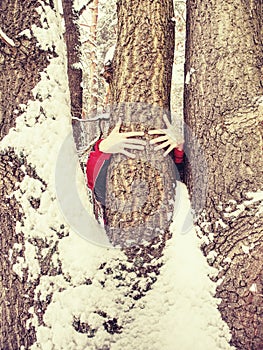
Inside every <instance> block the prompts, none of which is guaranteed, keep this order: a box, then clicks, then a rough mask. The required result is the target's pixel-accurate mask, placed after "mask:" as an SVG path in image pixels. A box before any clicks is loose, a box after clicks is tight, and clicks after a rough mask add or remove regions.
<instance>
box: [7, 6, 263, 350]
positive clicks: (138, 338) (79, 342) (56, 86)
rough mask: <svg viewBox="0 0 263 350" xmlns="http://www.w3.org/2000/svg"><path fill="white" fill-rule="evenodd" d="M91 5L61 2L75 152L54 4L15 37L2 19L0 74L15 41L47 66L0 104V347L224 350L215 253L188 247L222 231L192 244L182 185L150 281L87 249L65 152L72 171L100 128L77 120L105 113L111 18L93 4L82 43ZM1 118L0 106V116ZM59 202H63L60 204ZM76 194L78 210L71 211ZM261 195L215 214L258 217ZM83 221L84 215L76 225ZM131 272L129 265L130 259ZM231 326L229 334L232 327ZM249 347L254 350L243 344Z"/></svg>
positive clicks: (92, 234) (253, 288)
mask: <svg viewBox="0 0 263 350" xmlns="http://www.w3.org/2000/svg"><path fill="white" fill-rule="evenodd" d="M88 3H89V5H87V4H88ZM94 4H96V1H93V2H90V1H76V0H75V1H74V4H73V6H74V9H75V11H76V12H78V13H80V12H81V15H80V17H79V19H78V21H77V25H78V28H79V30H80V34H81V36H80V42H81V47H80V49H81V60H80V62H78V63H77V64H76V65H75V67H74V69H77V70H78V69H79V68H81V70H82V72H83V81H82V88H83V110H82V111H81V115H79V116H77V117H76V116H75V119H73V121H74V123H75V124H74V125H75V135H74V136H75V141H76V143H77V148H78V151H77V152H76V149H75V146H74V144H73V143H72V142H71V141H72V140H71V138H70V135H71V134H72V111H71V105H70V92H69V85H68V75H67V49H66V44H65V39H64V37H63V35H64V34H65V26H64V22H63V16H62V13H63V11H62V4H61V3H60V1H58V2H55V3H54V6H52V4H51V3H49V2H45V1H39V6H37V8H36V12H37V15H38V18H39V19H38V21H39V23H38V25H36V24H35V23H33V24H32V25H31V26H27V24H25V27H23V29H22V30H21V31H18V30H17V29H16V33H17V35H16V37H15V36H14V37H12V29H10V28H12V26H11V25H10V28H9V27H8V26H7V29H8V30H6V29H5V27H4V23H5V20H4V18H3V26H2V24H1V29H2V30H1V33H0V34H1V41H2V42H3V43H2V45H3V50H4V51H3V52H4V54H1V56H0V63H1V64H2V65H4V64H5V55H7V56H8V55H10V56H11V55H12V52H13V51H12V50H14V47H15V46H16V40H17V41H19V40H20V41H19V42H21V43H22V44H21V46H20V47H19V50H20V51H19V55H22V56H21V57H22V58H21V57H20V56H19V59H21V60H22V61H23V55H27V47H29V46H30V41H32V40H36V42H37V45H36V47H37V48H38V50H40V52H46V54H47V57H48V59H47V62H44V61H45V60H44V59H43V62H42V63H43V67H44V68H43V69H42V70H41V73H40V77H41V78H40V79H39V81H37V82H36V84H35V85H34V86H33V87H32V89H31V90H32V92H31V95H30V96H29V97H28V96H27V98H25V97H23V98H24V102H23V98H22V99H20V100H19V102H20V103H19V104H17V105H15V103H14V105H15V108H13V109H12V108H11V107H10V106H9V108H11V110H12V116H13V120H15V122H11V123H10V124H8V123H7V124H4V126H5V132H4V135H2V140H1V145H0V151H1V166H2V170H1V171H2V173H1V175H2V177H1V181H2V182H1V185H2V192H1V196H2V198H3V201H2V203H1V206H2V208H1V210H2V211H3V213H4V215H3V216H2V217H1V238H2V239H1V245H2V250H1V263H2V278H1V280H0V291H1V303H2V308H1V318H0V320H1V330H2V336H1V340H0V341H1V349H3V350H8V349H20V350H26V349H31V350H36V349H41V350H60V349H61V350H62V349H63V350H84V349H91V350H93V349H98V350H109V349H110V350H119V349H127V350H129V349H138V350H144V349H145V350H148V349H156V350H159V349H165V350H188V349H189V350H190V349H193V348H195V349H196V350H199V349H200V350H212V349H213V350H214V349H218V350H220V349H235V347H234V346H233V344H232V343H231V332H230V329H229V326H228V325H227V323H226V320H223V319H222V316H221V314H220V312H219V310H218V305H219V304H220V299H219V298H216V297H215V293H216V288H217V286H219V285H220V283H222V280H223V276H222V278H216V276H218V273H219V272H220V267H219V268H218V269H216V268H215V267H212V266H211V265H212V264H211V262H213V261H214V260H215V259H216V257H217V252H215V251H213V250H211V251H210V253H209V254H207V256H206V257H205V256H204V255H203V253H202V251H201V249H200V247H201V245H202V244H203V243H204V242H205V243H207V242H208V243H211V242H212V241H213V235H216V229H218V230H221V226H220V225H221V224H222V223H221V222H217V224H216V225H215V231H212V232H210V236H208V237H205V236H204V237H202V238H198V236H200V237H201V236H202V235H201V234H200V232H199V231H198V228H197V227H195V226H194V224H193V221H192V216H191V208H190V200H189V195H188V191H187V188H186V186H185V185H184V184H183V183H181V182H178V184H177V203H176V206H175V212H174V218H173V224H172V226H171V231H172V233H173V237H172V238H171V239H170V240H168V241H167V244H166V247H165V249H164V254H163V256H161V257H158V258H156V259H154V260H153V261H151V264H152V267H153V271H152V272H151V273H148V274H146V275H142V276H138V274H136V273H135V270H133V269H134V262H133V261H129V259H128V258H127V256H126V255H125V254H124V253H123V252H122V251H121V250H118V249H113V248H111V247H108V246H105V244H99V239H100V238H98V237H100V235H102V233H101V230H100V229H99V227H98V225H97V224H96V222H95V220H93V218H92V208H91V204H90V198H89V194H88V191H87V187H86V183H85V181H86V180H85V176H84V174H83V169H81V167H80V166H79V164H78V161H77V158H76V154H77V153H78V156H79V157H80V158H81V161H82V163H83V162H84V161H85V159H86V157H87V152H85V150H86V149H87V148H89V145H90V144H92V143H93V142H94V140H95V139H97V138H98V137H99V128H100V126H101V124H100V123H101V122H100V121H98V120H95V121H89V122H83V120H85V119H92V118H95V119H96V115H103V117H104V118H107V116H108V110H107V105H106V102H105V95H106V93H107V92H106V88H107V85H106V84H105V82H104V80H103V78H102V77H101V76H100V72H101V71H102V69H103V63H104V61H105V56H106V53H107V51H108V49H109V48H110V47H111V46H112V45H113V44H114V43H115V41H116V32H115V26H116V21H117V18H116V11H115V1H114V0H108V1H106V0H100V1H99V2H98V22H97V28H96V33H97V34H96V36H95V37H94V32H92V28H91V26H90V23H91V22H92V20H94V18H96V14H95V17H94V11H95V12H96V6H95V5H94ZM174 9H175V19H174V20H175V24H176V46H175V61H174V75H173V80H172V101H171V109H172V116H173V117H174V119H178V120H182V118H183V90H184V57H185V53H184V49H185V48H184V44H185V41H184V40H185V16H186V9H185V2H184V1H174ZM79 11H80V12H79ZM18 32H19V33H18ZM13 40H14V41H13ZM21 66H23V65H22V64H21ZM21 69H22V73H21V75H20V76H19V79H20V80H23V79H25V77H27V76H29V75H30V73H29V71H28V70H27V71H23V69H24V68H23V67H22V68H21ZM32 69H33V68H32ZM3 71H4V70H3ZM191 73H192V72H191ZM2 94H3V91H2V92H1V95H2ZM18 94H21V95H23V92H21V91H19V92H18ZM9 104H11V102H10V103H9ZM1 108H2V107H1ZM2 112H3V109H1V115H2ZM76 118H79V119H80V120H78V119H76ZM1 120H2V119H1ZM58 164H59V167H58ZM69 174H70V175H69ZM73 182H74V183H73ZM69 189H70V190H69ZM61 193H62V194H65V196H63V198H62V197H61ZM72 193H73V194H72ZM76 193H77V195H78V198H79V199H80V202H81V205H76V206H75V204H74V203H75V202H74V201H75V199H74V198H75V197H73V195H76ZM262 197H263V195H262V192H260V191H255V192H253V193H251V196H250V198H249V199H246V200H244V201H243V203H242V205H243V206H242V205H240V206H239V207H237V208H236V207H235V203H232V204H233V207H234V209H233V208H232V207H231V205H232V204H231V203H230V204H229V208H228V209H226V211H227V212H228V213H229V217H231V216H232V218H233V221H234V220H235V219H236V218H239V215H241V214H242V212H243V211H244V210H245V209H244V208H245V207H248V206H255V207H256V205H258V207H257V209H255V210H256V215H257V216H258V217H260V215H261V216H262ZM80 208H81V210H80ZM231 208H232V209H231ZM67 210H68V211H67ZM87 213H90V218H87V217H85V215H87ZM74 220H76V221H74ZM79 223H81V225H82V226H81V225H80V226H78V225H79ZM12 225H13V226H12ZM85 225H86V226H85ZM87 225H88V227H89V228H90V230H89V235H88V239H85V238H84V239H83V236H84V235H82V232H83V227H84V230H85V229H86V227H87ZM222 225H223V224H222ZM13 228H14V230H13ZM261 237H262V235H261ZM86 238H87V237H86ZM101 239H103V238H101ZM208 243H207V244H208ZM253 247H254V246H252V244H251V242H250V241H246V242H245V244H244V243H243V241H242V242H241V245H240V249H241V251H243V253H245V254H246V256H249V254H250V252H251V251H252V250H253ZM223 258H224V257H223ZM223 261H224V264H225V265H227V264H230V262H231V259H230V258H228V257H226V258H225V259H224V260H223ZM208 262H210V264H209V263H208ZM135 263H136V264H137V265H140V263H141V262H140V258H139V257H138V259H137V260H136V261H135ZM155 268H156V269H155ZM252 275H253V274H251V276H252ZM5 276H8V277H5ZM253 276H254V275H253ZM248 279H249V278H248ZM260 286H262V284H261V282H260V281H259V282H258V280H257V279H256V277H255V278H254V280H252V277H251V278H250V279H249V282H248V284H246V286H245V289H246V293H247V294H246V296H248V298H250V299H249V300H252V299H253V298H259V299H257V300H261V299H260V298H261V297H262V292H261V290H260ZM231 295H232V294H231ZM233 299H234V297H233ZM232 301H233V300H231V302H232ZM246 312H248V313H249V312H251V314H252V316H250V314H249V317H252V318H251V320H252V321H253V322H254V323H256V322H258V320H257V319H255V318H253V310H252V311H251V310H250V311H246ZM252 321H251V322H252ZM260 321H261V319H260ZM253 322H252V323H253ZM233 328H234V330H235V332H236V333H237V334H238V331H239V330H238V329H236V328H235V327H233ZM256 336H257V334H256V333H255V337H256ZM241 338H242V337H241ZM242 341H243V338H242ZM242 341H241V343H242ZM230 344H231V345H230ZM237 349H241V348H238V347H237ZM251 349H253V350H254V349H256V350H257V349H260V348H259V347H258V348H257V347H253V344H252V345H251Z"/></svg>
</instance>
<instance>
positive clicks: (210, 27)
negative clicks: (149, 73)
mask: <svg viewBox="0 0 263 350" xmlns="http://www.w3.org/2000/svg"><path fill="white" fill-rule="evenodd" d="M187 11H188V12H187V42H186V65H185V67H186V87H185V120H186V123H187V125H188V127H189V129H188V132H187V133H186V134H187V135H186V141H187V144H188V149H187V157H188V160H189V163H188V170H189V171H188V175H187V178H186V181H187V184H188V187H189V190H190V193H191V199H192V204H193V207H194V209H195V210H196V222H197V225H198V228H199V232H200V236H201V237H202V238H203V241H204V243H203V251H204V253H205V255H207V259H208V261H209V263H210V264H211V265H213V266H214V267H216V268H217V269H218V270H219V273H218V276H217V279H218V283H219V284H218V288H217V297H219V298H221V299H222V301H221V304H220V306H219V309H220V311H221V313H222V317H223V319H224V320H225V321H226V322H227V323H228V326H229V328H230V329H231V330H232V344H233V345H234V346H236V348H237V349H240V350H241V349H242V350H245V349H247V350H248V349H249V350H259V349H261V348H262V344H263V327H262V325H263V317H262V294H263V293H262V277H263V269H262V263H263V236H262V227H263V218H262V209H260V208H262V197H263V196H262V192H260V190H262V125H263V124H262V120H263V115H262V102H261V105H260V96H262V80H261V79H262V1H250V2H248V1H241V0H234V1H225V0H211V1H200V0H198V1H194V0H189V1H188V3H187ZM189 130H190V131H189ZM198 143H199V144H200V145H201V146H199V147H196V145H197V144H198ZM203 154H205V156H203ZM204 174H205V176H204Z"/></svg>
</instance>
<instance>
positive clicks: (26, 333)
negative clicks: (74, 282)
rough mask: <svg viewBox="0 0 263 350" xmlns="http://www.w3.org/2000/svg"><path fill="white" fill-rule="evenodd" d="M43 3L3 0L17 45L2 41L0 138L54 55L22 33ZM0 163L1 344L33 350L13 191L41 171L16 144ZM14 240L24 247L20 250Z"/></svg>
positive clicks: (29, 290) (4, 21)
mask: <svg viewBox="0 0 263 350" xmlns="http://www.w3.org/2000/svg"><path fill="white" fill-rule="evenodd" d="M38 6H39V5H38V4H37V3H36V2H35V1H27V2H26V3H25V2H23V3H22V2H21V1H11V2H10V1H7V0H2V1H1V10H0V16H1V29H2V30H3V32H5V34H6V35H7V36H8V37H9V38H10V39H12V40H13V41H14V44H15V47H12V46H9V45H8V44H7V43H4V42H1V43H0V45H1V52H0V67H1V68H0V85H1V95H0V96H1V100H0V103H1V107H0V112H1V118H0V136H1V137H0V139H1V140H2V139H3V138H4V137H5V136H6V135H7V134H8V133H9V130H10V129H11V128H12V127H14V126H15V125H16V117H17V116H19V115H20V114H21V113H22V107H21V105H20V104H27V102H28V101H29V100H30V99H32V98H33V94H32V89H33V88H34V87H35V85H36V84H37V83H38V82H39V80H40V72H42V71H43V70H44V69H45V68H46V67H47V65H48V59H49V58H51V57H52V53H51V52H47V51H46V52H43V50H41V49H40V46H39V45H38V43H37V40H36V38H35V37H32V38H30V36H31V34H32V33H31V34H30V35H27V34H26V33H25V34H22V35H19V33H21V32H22V31H24V30H28V28H30V27H31V26H32V25H36V26H38V27H41V23H40V20H39V14H38V13H37V11H36V8H37V7H38ZM7 101H8V103H7ZM0 164H1V165H0V188H1V194H0V197H1V206H0V222H1V239H0V249H1V255H0V266H1V274H0V291H1V293H0V296H1V297H0V304H1V311H0V329H1V334H0V348H1V349H5V350H11V349H22V346H24V347H25V349H28V348H29V347H30V345H32V343H33V342H34V340H35V330H34V327H31V328H29V329H28V328H27V322H28V319H29V318H30V317H31V315H30V313H29V308H30V307H32V306H33V305H34V298H33V296H34V287H35V286H34V285H33V284H30V283H27V274H28V272H27V269H26V268H25V269H24V275H23V277H21V278H19V277H18V275H17V273H15V270H14V264H15V261H17V259H22V260H23V254H24V237H23V234H22V233H17V232H16V223H17V221H20V222H23V215H24V213H23V210H22V208H21V206H20V204H19V202H18V201H17V200H16V198H15V196H14V194H13V191H15V190H16V189H17V186H18V184H19V183H20V182H21V181H22V180H23V179H24V177H25V175H27V176H29V177H32V178H38V176H37V174H36V172H35V171H34V170H33V168H32V167H31V166H30V165H28V164H27V161H26V159H25V157H24V156H23V155H22V154H20V156H19V155H18V154H16V153H15V152H14V150H13V149H11V148H9V149H7V150H4V151H1V153H0ZM40 180H41V179H40ZM43 186H44V187H45V184H44V183H43ZM30 204H31V206H32V207H34V206H36V207H37V206H38V201H37V200H32V201H31V202H30ZM15 245H16V246H17V247H18V246H21V247H23V248H21V251H16V250H15V249H14V246H15ZM10 254H11V255H10Z"/></svg>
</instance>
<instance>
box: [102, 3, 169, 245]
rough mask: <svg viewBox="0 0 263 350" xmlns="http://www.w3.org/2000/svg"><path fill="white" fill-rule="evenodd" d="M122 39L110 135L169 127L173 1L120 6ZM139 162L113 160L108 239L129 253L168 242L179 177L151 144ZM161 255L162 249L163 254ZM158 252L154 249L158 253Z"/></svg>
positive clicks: (117, 56) (117, 53)
mask: <svg viewBox="0 0 263 350" xmlns="http://www.w3.org/2000/svg"><path fill="white" fill-rule="evenodd" d="M117 11H118V34H117V37H118V38H117V45H116V51H115V56H114V59H113V70H114V72H113V81H112V83H111V91H112V103H113V106H112V112H111V118H110V124H111V125H110V130H111V129H112V127H113V126H114V125H115V124H116V122H117V120H118V119H119V118H121V119H122V122H123V123H122V126H121V132H126V131H144V132H145V135H144V136H143V137H142V138H143V139H146V140H147V141H149V140H150V135H148V134H147V131H148V130H149V129H154V128H160V127H165V125H164V122H163V114H164V112H166V114H167V115H168V116H169V111H170V88H171V75H172V64H173V50H174V24H173V22H172V21H171V18H172V17H173V4H172V1H169V0H166V1H154V2H153V1H148V0H147V1H143V2H141V1H118V3H117ZM132 152H134V154H135V155H136V158H135V159H131V158H130V159H128V158H126V157H125V156H123V155H121V154H118V155H113V157H112V158H111V163H110V166H109V169H108V174H107V195H106V216H107V221H108V222H107V227H106V228H107V233H108V236H109V238H110V240H111V242H112V243H113V244H114V245H120V246H122V247H123V246H124V247H129V246H133V245H141V247H142V246H143V244H144V243H150V242H151V244H152V243H153V242H155V241H156V240H160V237H161V240H160V241H163V240H165V239H167V238H168V237H169V225H170V223H171V217H172V212H173V204H172V203H173V200H174V186H175V171H174V167H175V166H174V163H173V160H172V159H171V157H167V158H163V150H162V151H158V152H156V151H154V148H153V147H152V146H151V145H149V142H147V145H146V148H145V151H140V152H138V151H136V150H135V151H132ZM158 249H159V248H158ZM153 251H154V249H153Z"/></svg>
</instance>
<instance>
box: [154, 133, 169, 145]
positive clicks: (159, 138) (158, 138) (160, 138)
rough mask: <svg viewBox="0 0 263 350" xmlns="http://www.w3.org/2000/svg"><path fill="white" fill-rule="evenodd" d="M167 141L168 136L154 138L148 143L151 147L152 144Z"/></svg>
mask: <svg viewBox="0 0 263 350" xmlns="http://www.w3.org/2000/svg"><path fill="white" fill-rule="evenodd" d="M168 139H169V136H168V135H165V136H160V137H156V139H153V140H151V141H150V144H151V145H153V144H154V143H158V142H162V141H166V140H168Z"/></svg>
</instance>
